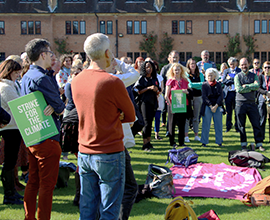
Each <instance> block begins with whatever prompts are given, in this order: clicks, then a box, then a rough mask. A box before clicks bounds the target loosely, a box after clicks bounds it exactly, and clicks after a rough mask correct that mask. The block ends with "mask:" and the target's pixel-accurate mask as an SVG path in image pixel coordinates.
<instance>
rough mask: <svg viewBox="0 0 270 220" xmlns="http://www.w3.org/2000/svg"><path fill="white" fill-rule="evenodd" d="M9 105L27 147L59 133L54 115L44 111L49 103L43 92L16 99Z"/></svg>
mask: <svg viewBox="0 0 270 220" xmlns="http://www.w3.org/2000/svg"><path fill="white" fill-rule="evenodd" d="M8 105H9V107H10V110H11V112H12V115H13V116H14V119H15V121H16V124H17V126H18V128H19V130H20V133H21V135H22V138H23V140H24V143H25V145H26V146H27V147H29V146H32V145H35V144H36V143H38V142H40V141H43V140H46V139H48V138H50V137H52V136H54V135H57V134H58V133H59V132H58V129H57V128H56V125H55V123H54V121H53V118H52V116H45V115H44V113H43V111H44V109H45V107H46V106H47V103H46V101H45V99H44V97H43V94H42V93H41V92H39V91H36V92H33V93H30V94H28V95H25V96H22V97H20V98H17V99H14V100H12V101H10V102H8Z"/></svg>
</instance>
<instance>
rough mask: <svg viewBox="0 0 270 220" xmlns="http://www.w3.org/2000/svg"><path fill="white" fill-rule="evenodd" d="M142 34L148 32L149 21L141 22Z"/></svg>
mask: <svg viewBox="0 0 270 220" xmlns="http://www.w3.org/2000/svg"><path fill="white" fill-rule="evenodd" d="M141 34H147V21H142V22H141Z"/></svg>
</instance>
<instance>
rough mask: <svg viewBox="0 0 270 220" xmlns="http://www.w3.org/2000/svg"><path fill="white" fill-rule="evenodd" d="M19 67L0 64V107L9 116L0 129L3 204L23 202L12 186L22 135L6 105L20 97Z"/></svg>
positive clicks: (15, 63)
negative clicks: (2, 147) (2, 154)
mask: <svg viewBox="0 0 270 220" xmlns="http://www.w3.org/2000/svg"><path fill="white" fill-rule="evenodd" d="M21 69H22V67H21V65H20V64H19V63H17V62H16V61H13V60H5V61H4V62H2V63H1V65H0V94H1V107H2V108H3V109H4V110H5V111H6V112H8V113H9V114H10V116H11V120H10V122H9V124H8V125H7V126H5V127H4V128H1V129H0V135H1V136H2V137H3V139H4V141H5V147H4V154H5V155H4V164H3V169H2V174H1V180H2V184H3V188H4V202H3V203H4V204H23V201H21V200H20V197H19V195H18V193H17V192H16V190H15V188H14V168H15V165H16V162H17V158H18V152H19V149H20V144H21V140H22V137H21V134H20V131H19V129H18V127H17V125H16V122H15V120H14V117H13V115H12V113H11V110H10V108H9V106H8V102H9V101H11V100H13V99H17V98H19V97H20V92H19V89H18V88H17V86H16V84H15V81H16V79H17V78H18V77H19V76H20V73H21Z"/></svg>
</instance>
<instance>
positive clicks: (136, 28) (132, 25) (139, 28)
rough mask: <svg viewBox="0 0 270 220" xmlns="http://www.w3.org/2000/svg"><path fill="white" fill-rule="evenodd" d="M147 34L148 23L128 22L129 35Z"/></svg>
mask: <svg viewBox="0 0 270 220" xmlns="http://www.w3.org/2000/svg"><path fill="white" fill-rule="evenodd" d="M133 33H134V34H147V21H141V22H140V21H127V34H133Z"/></svg>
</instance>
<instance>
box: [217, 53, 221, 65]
mask: <svg viewBox="0 0 270 220" xmlns="http://www.w3.org/2000/svg"><path fill="white" fill-rule="evenodd" d="M216 63H220V64H221V52H216Z"/></svg>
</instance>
